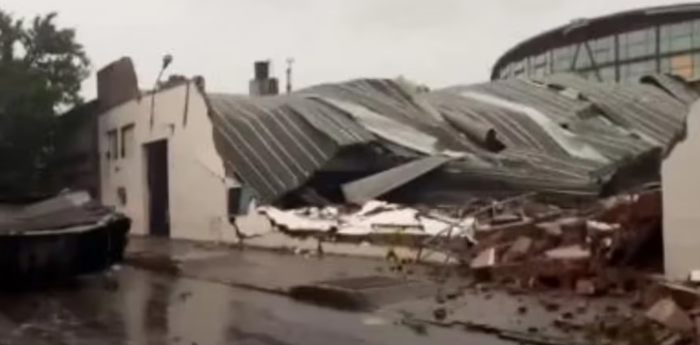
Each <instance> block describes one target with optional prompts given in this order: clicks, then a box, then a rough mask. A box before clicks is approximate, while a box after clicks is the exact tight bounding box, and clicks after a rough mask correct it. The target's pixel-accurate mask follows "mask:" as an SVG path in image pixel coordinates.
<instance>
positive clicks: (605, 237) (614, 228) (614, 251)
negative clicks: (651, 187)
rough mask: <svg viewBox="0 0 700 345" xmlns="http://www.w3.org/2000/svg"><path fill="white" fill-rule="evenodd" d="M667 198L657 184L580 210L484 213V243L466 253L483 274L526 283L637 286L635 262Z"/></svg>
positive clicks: (598, 288)
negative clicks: (657, 189)
mask: <svg viewBox="0 0 700 345" xmlns="http://www.w3.org/2000/svg"><path fill="white" fill-rule="evenodd" d="M660 200H661V195H660V192H658V191H649V192H643V193H636V194H632V195H626V196H617V197H614V198H610V199H605V200H602V201H600V202H597V203H596V204H594V205H588V207H585V208H580V209H575V210H569V211H566V210H559V211H558V212H552V210H551V209H550V210H547V211H546V212H543V213H541V214H540V215H538V214H535V215H529V216H528V215H525V214H524V212H522V213H518V212H515V213H511V214H509V215H507V216H504V215H498V216H496V217H492V218H491V219H487V220H486V221H484V220H483V219H481V220H479V222H478V224H477V231H476V234H477V235H476V236H477V239H478V244H477V245H476V246H474V247H473V248H472V249H471V250H470V251H469V252H468V253H466V254H465V255H463V257H462V261H463V262H468V265H469V268H470V270H471V272H473V273H474V275H475V276H476V277H477V278H479V279H486V280H493V281H497V282H507V283H511V284H517V285H519V286H521V287H525V288H535V287H546V286H556V287H560V288H568V289H572V290H575V291H577V292H578V293H580V294H583V295H596V294H602V293H605V292H607V291H610V290H621V289H622V290H624V289H627V290H630V289H634V287H635V286H637V285H638V281H637V280H638V279H639V278H638V277H637V275H636V274H634V270H630V269H628V267H629V264H631V263H632V262H633V261H634V259H635V258H636V257H638V256H639V255H640V248H641V247H642V246H643V245H644V244H645V242H647V241H648V240H649V239H650V238H652V236H654V234H655V232H657V233H658V231H660V221H661V202H660ZM509 212H512V210H511V211H509Z"/></svg>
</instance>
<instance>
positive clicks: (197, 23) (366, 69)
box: [0, 0, 675, 97]
mask: <svg viewBox="0 0 700 345" xmlns="http://www.w3.org/2000/svg"><path fill="white" fill-rule="evenodd" d="M673 2H675V0H615V1H610V0H591V1H587V2H583V1H575V0H527V1H523V0H492V1H480V2H474V1H465V0H204V1H201V0H200V1H195V0H147V1H139V0H121V1H117V2H114V1H111V2H108V1H96V0H61V1H55V0H32V1H27V0H4V1H3V4H2V5H0V7H2V8H3V9H4V10H9V11H13V12H15V13H16V14H18V15H23V16H30V15H34V14H36V13H46V12H49V11H58V12H59V23H61V24H62V25H66V26H72V27H75V28H76V29H77V32H78V38H79V40H80V41H81V42H82V43H83V44H84V45H85V47H86V49H87V51H88V54H89V55H90V57H91V59H92V61H93V62H94V65H95V67H96V68H98V67H101V66H103V65H105V64H107V63H109V62H111V61H113V60H115V59H117V58H119V57H121V56H124V55H128V56H131V57H132V58H133V59H134V62H135V64H136V67H137V72H138V74H139V79H140V81H141V84H142V85H143V86H144V87H149V86H150V85H152V84H153V81H154V79H155V77H156V75H157V73H158V69H159V66H160V59H161V56H162V55H163V54H165V53H171V54H173V55H174V57H175V61H174V63H173V65H172V67H171V69H170V72H172V73H179V74H185V75H197V74H199V75H203V76H204V77H205V78H206V79H207V86H208V87H210V88H211V89H213V90H217V91H224V92H245V91H246V88H247V81H248V79H249V78H250V77H251V74H252V71H251V64H252V61H253V60H255V59H260V58H262V59H273V60H274V61H275V62H276V63H277V64H276V69H277V72H278V74H279V75H281V72H282V69H283V68H284V66H283V64H284V61H285V59H286V58H287V57H289V56H292V57H294V58H295V59H296V61H297V63H296V80H295V84H296V85H297V86H308V85H311V84H315V83H321V82H328V81H339V80H344V79H350V78H356V77H395V76H398V75H404V76H406V77H409V78H413V79H416V80H418V81H420V82H422V83H425V84H428V85H430V86H433V87H441V86H447V85H452V84H459V83H473V82H480V81H484V80H485V79H486V78H488V76H489V72H490V71H489V69H490V67H491V66H492V63H493V62H494V61H495V60H496V59H497V58H498V56H499V55H500V54H502V53H503V52H504V51H505V50H506V49H508V48H510V47H511V46H513V45H514V44H516V43H517V42H519V41H520V40H523V39H525V38H528V37H530V36H532V35H535V34H537V33H539V32H541V31H543V30H546V29H550V28H552V27H554V26H558V25H561V24H565V23H567V22H569V21H570V20H571V19H573V18H579V17H589V16H596V15H601V14H605V13H608V12H613V11H619V10H623V9H627V8H633V7H642V6H649V5H661V4H669V3H673ZM84 94H85V95H86V96H87V97H90V96H93V95H94V94H95V85H94V79H90V80H88V81H86V83H85V85H84Z"/></svg>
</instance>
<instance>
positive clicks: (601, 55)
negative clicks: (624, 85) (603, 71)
mask: <svg viewBox="0 0 700 345" xmlns="http://www.w3.org/2000/svg"><path fill="white" fill-rule="evenodd" d="M588 46H589V47H590V48H591V53H592V54H593V58H594V59H595V63H596V65H598V66H600V65H602V64H606V63H609V62H613V61H614V60H615V37H613V36H608V37H603V38H599V39H597V40H591V41H589V42H588Z"/></svg>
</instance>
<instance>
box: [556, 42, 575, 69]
mask: <svg viewBox="0 0 700 345" xmlns="http://www.w3.org/2000/svg"><path fill="white" fill-rule="evenodd" d="M574 51H575V50H574V46H566V47H561V48H557V49H554V50H553V51H552V69H553V72H562V71H568V70H570V69H571V61H572V60H573V59H574Z"/></svg>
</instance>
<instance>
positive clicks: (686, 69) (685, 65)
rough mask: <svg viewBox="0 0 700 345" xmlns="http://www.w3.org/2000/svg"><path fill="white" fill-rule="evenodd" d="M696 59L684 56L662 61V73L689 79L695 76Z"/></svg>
mask: <svg viewBox="0 0 700 345" xmlns="http://www.w3.org/2000/svg"><path fill="white" fill-rule="evenodd" d="M694 60H696V57H695V56H693V55H689V54H682V55H676V56H671V57H667V58H662V59H661V72H663V73H671V74H675V75H678V76H681V77H683V78H686V79H689V78H692V77H693V75H694V66H697V65H696V64H695V63H694Z"/></svg>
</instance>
